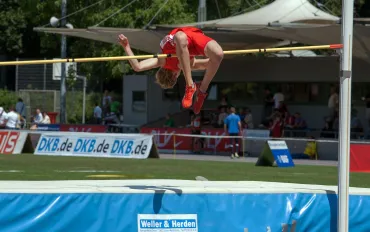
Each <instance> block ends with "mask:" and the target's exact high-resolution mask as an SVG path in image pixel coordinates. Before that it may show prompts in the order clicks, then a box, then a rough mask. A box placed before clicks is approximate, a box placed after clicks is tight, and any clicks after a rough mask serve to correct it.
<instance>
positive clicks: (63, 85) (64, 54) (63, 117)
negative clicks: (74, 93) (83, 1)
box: [60, 0, 67, 123]
mask: <svg viewBox="0 0 370 232" xmlns="http://www.w3.org/2000/svg"><path fill="white" fill-rule="evenodd" d="M61 7H62V18H64V17H65V16H66V14H67V0H62V6H61ZM65 25H66V19H62V20H61V26H62V27H64V26H65ZM66 57H67V38H66V36H65V35H62V41H61V58H62V59H65V58H66ZM61 66H62V67H61V72H62V73H61V78H60V123H66V116H67V115H66V107H67V106H66V98H67V95H66V64H65V63H62V64H61Z"/></svg>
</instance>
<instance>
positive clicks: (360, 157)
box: [349, 144, 370, 173]
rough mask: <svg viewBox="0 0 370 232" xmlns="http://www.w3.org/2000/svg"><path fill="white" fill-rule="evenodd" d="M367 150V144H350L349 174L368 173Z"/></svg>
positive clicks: (368, 147) (369, 167) (369, 169)
mask: <svg viewBox="0 0 370 232" xmlns="http://www.w3.org/2000/svg"><path fill="white" fill-rule="evenodd" d="M369 150H370V145H369V144H351V148H350V163H349V164H350V166H349V169H350V172H368V173H369V172H370V154H369Z"/></svg>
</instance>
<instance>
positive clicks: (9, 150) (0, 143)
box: [0, 130, 31, 155]
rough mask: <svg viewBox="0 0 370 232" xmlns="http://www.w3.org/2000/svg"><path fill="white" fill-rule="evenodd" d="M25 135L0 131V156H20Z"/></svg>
mask: <svg viewBox="0 0 370 232" xmlns="http://www.w3.org/2000/svg"><path fill="white" fill-rule="evenodd" d="M27 134H28V133H27V132H20V131H16V130H9V131H8V130H2V131H0V154H6V155H8V154H21V153H22V151H23V148H24V145H25V143H26V140H27V138H28V137H27ZM30 151H31V150H27V152H30Z"/></svg>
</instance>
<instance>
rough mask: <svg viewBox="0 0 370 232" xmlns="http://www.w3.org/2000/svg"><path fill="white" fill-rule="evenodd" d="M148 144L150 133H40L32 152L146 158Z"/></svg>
mask: <svg viewBox="0 0 370 232" xmlns="http://www.w3.org/2000/svg"><path fill="white" fill-rule="evenodd" d="M152 145H153V138H152V136H151V135H134V134H127V135H114V134H112V135H109V134H100V135H99V134H81V135H79V134H75V135H71V134H70V133H68V134H61V135H55V134H43V135H41V138H40V140H39V142H38V144H37V147H36V149H35V155H65V156H98V157H116V158H135V159H146V158H148V156H149V153H150V150H151V148H152Z"/></svg>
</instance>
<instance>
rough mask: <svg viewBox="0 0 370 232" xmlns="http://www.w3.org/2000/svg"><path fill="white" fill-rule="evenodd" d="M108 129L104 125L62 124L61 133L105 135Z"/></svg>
mask: <svg viewBox="0 0 370 232" xmlns="http://www.w3.org/2000/svg"><path fill="white" fill-rule="evenodd" d="M106 130H107V127H106V126H103V125H73V124H61V125H60V131H69V132H90V133H104V132H106Z"/></svg>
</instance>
